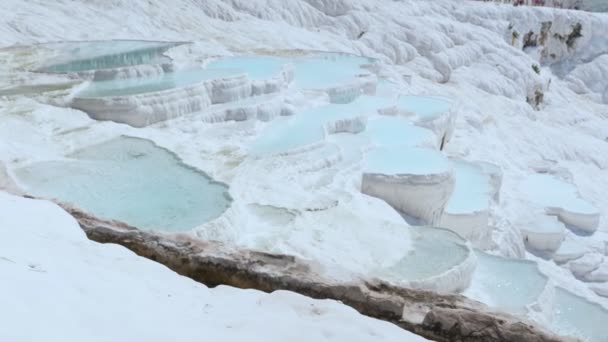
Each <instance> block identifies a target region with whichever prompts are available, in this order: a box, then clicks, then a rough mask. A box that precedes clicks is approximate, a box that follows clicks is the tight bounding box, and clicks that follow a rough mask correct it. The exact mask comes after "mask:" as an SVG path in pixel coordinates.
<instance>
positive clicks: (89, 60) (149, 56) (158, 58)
mask: <svg viewBox="0 0 608 342" xmlns="http://www.w3.org/2000/svg"><path fill="white" fill-rule="evenodd" d="M180 44H182V43H180V42H156V41H138V40H108V41H82V42H59V43H49V44H42V45H41V46H43V47H45V48H49V49H52V50H54V51H55V53H56V54H57V56H56V57H55V58H53V59H52V60H50V61H49V62H48V63H47V66H45V67H43V68H42V70H43V71H51V72H79V71H87V70H96V69H108V68H118V67H123V66H130V65H139V64H150V63H157V62H166V61H168V59H166V58H164V57H163V56H162V54H163V53H164V52H165V51H166V50H168V49H169V48H171V47H174V46H176V45H180Z"/></svg>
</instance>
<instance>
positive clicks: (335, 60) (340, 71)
mask: <svg viewBox="0 0 608 342" xmlns="http://www.w3.org/2000/svg"><path fill="white" fill-rule="evenodd" d="M292 63H293V65H294V83H295V84H296V86H298V87H301V88H307V89H324V88H329V87H335V86H340V85H345V84H348V83H349V82H352V81H353V80H354V79H355V78H356V76H357V75H361V74H369V71H367V70H365V69H362V66H363V65H366V64H370V63H373V60H371V59H369V58H366V57H360V56H353V55H346V54H338V53H336V54H331V53H321V54H313V55H310V56H305V57H300V58H296V59H293V60H292Z"/></svg>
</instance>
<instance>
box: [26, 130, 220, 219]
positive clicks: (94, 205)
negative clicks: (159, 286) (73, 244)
mask: <svg viewBox="0 0 608 342" xmlns="http://www.w3.org/2000/svg"><path fill="white" fill-rule="evenodd" d="M15 174H16V176H17V179H18V180H19V182H20V183H22V184H24V185H25V187H26V188H27V190H28V192H30V193H31V194H33V195H36V196H42V197H47V198H57V199H58V200H60V201H63V202H69V203H73V204H75V205H76V206H78V207H81V208H83V209H85V210H87V211H90V212H92V213H93V214H95V215H96V216H99V217H102V218H106V219H117V220H120V221H124V222H126V223H128V224H131V225H133V226H136V227H138V228H142V229H159V230H166V231H183V230H189V229H192V228H194V227H196V226H198V225H200V224H202V223H205V222H207V221H209V220H212V219H214V218H216V217H218V216H219V215H221V214H222V213H223V212H224V211H225V210H226V209H227V208H228V207H229V205H230V202H231V199H230V197H229V196H228V189H227V187H226V186H225V185H223V184H221V183H217V182H214V181H213V180H212V179H211V178H209V177H208V176H207V175H205V174H204V173H202V172H200V171H197V170H195V169H194V168H192V167H189V166H187V165H185V164H183V163H182V162H181V161H180V160H179V159H178V158H177V157H176V156H175V155H174V154H172V153H170V152H169V151H167V150H165V149H162V148H159V147H157V146H156V145H154V144H153V143H152V142H150V141H148V140H144V139H138V138H131V137H121V138H117V139H114V140H110V141H108V142H105V143H101V144H98V145H94V146H90V147H87V148H85V149H82V150H80V151H77V152H75V153H74V154H72V155H69V156H68V158H67V159H65V160H54V161H44V162H39V163H36V164H33V165H30V166H26V167H23V168H20V169H17V170H15Z"/></svg>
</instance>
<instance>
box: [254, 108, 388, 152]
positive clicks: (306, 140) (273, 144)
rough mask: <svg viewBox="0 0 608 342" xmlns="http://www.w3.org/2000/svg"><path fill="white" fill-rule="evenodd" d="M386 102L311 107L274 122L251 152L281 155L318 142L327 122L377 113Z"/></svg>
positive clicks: (322, 135)
mask: <svg viewBox="0 0 608 342" xmlns="http://www.w3.org/2000/svg"><path fill="white" fill-rule="evenodd" d="M385 104H386V101H385V100H383V99H376V98H373V97H371V96H362V97H361V98H359V99H357V100H355V101H354V102H351V103H348V104H330V105H325V106H321V107H316V108H311V109H308V110H305V111H303V112H301V113H298V114H297V115H295V116H294V117H290V118H282V119H280V120H274V121H273V122H272V123H271V124H270V125H269V126H268V127H267V128H266V129H265V130H264V131H263V132H262V133H261V134H260V136H259V138H258V139H257V140H255V141H254V143H253V145H252V146H251V152H252V153H253V154H256V155H267V154H276V153H283V152H287V151H289V150H293V149H296V148H299V147H304V146H306V145H310V144H314V143H316V142H320V141H322V140H323V139H324V137H325V128H324V127H325V125H326V124H327V123H329V122H333V121H337V120H344V119H352V118H356V117H359V116H370V115H374V114H377V112H378V108H383V107H384V105H385Z"/></svg>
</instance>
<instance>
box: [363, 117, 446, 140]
mask: <svg viewBox="0 0 608 342" xmlns="http://www.w3.org/2000/svg"><path fill="white" fill-rule="evenodd" d="M365 134H366V135H367V136H369V137H370V139H371V140H372V142H374V143H375V144H377V145H380V146H402V147H415V146H417V145H419V144H421V143H424V142H429V141H434V140H435V135H434V134H433V132H431V131H430V130H428V129H425V128H421V127H418V126H414V125H412V124H411V123H410V122H409V121H408V120H406V119H404V118H400V117H392V116H382V117H379V118H377V119H375V120H370V121H368V122H367V128H366V129H365Z"/></svg>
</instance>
